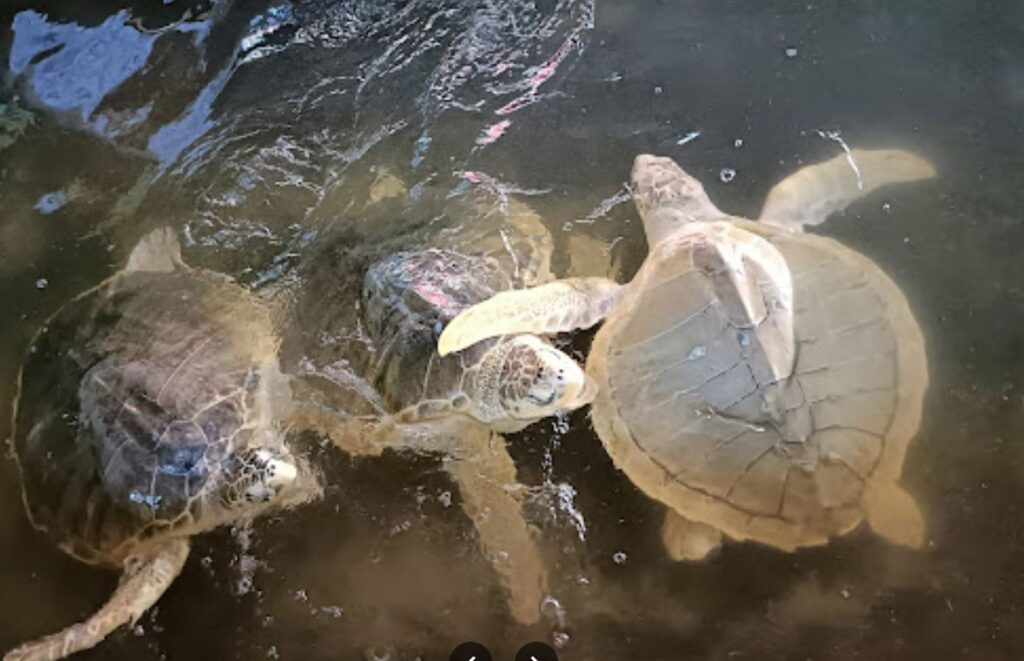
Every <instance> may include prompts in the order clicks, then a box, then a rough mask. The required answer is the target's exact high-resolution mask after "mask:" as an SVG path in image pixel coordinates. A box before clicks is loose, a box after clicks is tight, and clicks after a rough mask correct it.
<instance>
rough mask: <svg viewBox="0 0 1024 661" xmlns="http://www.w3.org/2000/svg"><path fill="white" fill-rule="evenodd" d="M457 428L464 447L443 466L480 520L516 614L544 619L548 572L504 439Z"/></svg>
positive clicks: (484, 545) (524, 619)
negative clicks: (542, 616) (542, 614)
mask: <svg viewBox="0 0 1024 661" xmlns="http://www.w3.org/2000/svg"><path fill="white" fill-rule="evenodd" d="M472 427H473V429H472V430H470V429H463V430H462V431H461V432H456V433H457V435H458V442H459V444H460V445H462V446H463V448H464V449H463V451H461V452H455V453H452V455H451V456H450V457H448V458H447V459H446V460H445V468H446V469H447V471H448V472H449V473H450V474H451V476H452V477H453V478H454V479H455V481H456V482H457V483H458V485H459V493H460V496H461V501H462V509H463V511H465V512H466V514H467V515H468V516H469V518H470V519H472V521H473V525H474V526H476V531H477V535H478V537H479V541H480V547H481V549H482V550H483V553H484V555H486V556H487V558H488V559H489V560H490V561H491V563H492V564H493V565H494V569H495V570H496V571H497V572H498V575H499V576H500V577H501V582H502V584H503V585H504V587H505V588H506V590H508V605H509V610H510V611H511V613H512V616H513V617H514V618H515V619H516V621H518V622H521V623H523V624H533V623H534V622H537V621H538V620H539V619H540V603H541V600H542V599H543V598H544V591H545V589H546V587H547V572H546V571H545V569H544V564H543V561H542V560H541V557H540V551H539V549H538V548H537V545H536V543H535V542H534V538H533V534H532V533H531V529H530V526H529V524H528V523H527V522H526V519H525V518H524V517H523V509H522V500H521V498H520V495H519V494H520V493H521V491H522V487H521V485H519V484H518V483H517V482H516V467H515V464H514V463H513V462H512V457H510V456H509V454H508V449H507V448H506V447H505V440H504V439H503V438H502V437H501V436H499V435H498V434H495V433H494V432H491V431H490V430H488V429H487V428H485V427H483V426H481V425H475V424H474V425H472Z"/></svg>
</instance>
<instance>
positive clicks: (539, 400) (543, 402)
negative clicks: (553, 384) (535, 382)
mask: <svg viewBox="0 0 1024 661" xmlns="http://www.w3.org/2000/svg"><path fill="white" fill-rule="evenodd" d="M526 399H528V400H530V401H531V402H533V403H534V404H538V405H540V406H547V405H549V404H551V403H552V402H554V401H555V391H553V390H552V391H551V392H550V393H548V395H547V396H546V397H538V396H537V395H534V394H533V393H532V392H531V393H530V394H528V395H527V396H526Z"/></svg>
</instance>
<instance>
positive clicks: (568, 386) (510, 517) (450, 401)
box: [363, 249, 594, 623]
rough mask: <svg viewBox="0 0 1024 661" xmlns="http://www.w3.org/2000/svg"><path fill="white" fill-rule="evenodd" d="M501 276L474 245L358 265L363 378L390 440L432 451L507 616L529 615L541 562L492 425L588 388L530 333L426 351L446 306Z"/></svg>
mask: <svg viewBox="0 0 1024 661" xmlns="http://www.w3.org/2000/svg"><path fill="white" fill-rule="evenodd" d="M512 284H513V281H512V279H511V277H510V274H508V273H507V272H506V271H505V270H504V269H503V268H502V267H501V266H500V265H499V264H498V262H497V261H496V260H495V259H493V258H491V257H488V256H486V255H479V254H477V255H466V254H463V253H460V252H455V251H452V250H438V249H431V250H422V251H413V252H402V253H397V254H395V255H392V256H390V257H388V258H387V259H384V260H383V261H381V262H379V263H377V264H375V265H374V266H373V267H372V268H370V269H369V270H368V272H367V274H366V278H365V283H364V295H363V304H364V315H365V318H366V327H367V332H368V333H369V336H370V338H371V340H372V341H373V343H374V345H375V346H376V347H377V352H376V356H375V359H374V362H373V365H372V368H371V374H370V380H371V382H372V383H373V384H374V385H375V386H376V387H377V388H378V389H379V390H380V392H381V393H382V394H383V396H384V398H385V402H386V404H387V406H388V408H389V410H391V411H394V412H395V413H396V416H395V418H396V420H397V421H398V423H399V428H398V429H397V430H398V431H399V432H400V434H399V436H398V437H397V439H396V440H395V441H393V442H394V443H397V444H398V446H399V447H414V448H418V449H422V450H429V451H432V452H441V453H442V454H443V455H444V457H445V459H444V462H445V463H444V466H445V468H446V470H447V471H448V472H449V473H450V474H451V475H452V477H453V478H454V479H455V481H456V483H457V484H458V486H459V492H460V496H461V503H462V506H463V509H465V510H466V513H467V514H468V515H469V516H470V518H471V519H472V520H473V522H474V524H475V525H476V529H477V533H478V535H479V540H480V544H481V546H482V547H483V549H484V552H485V553H486V555H487V556H488V557H489V558H490V560H491V561H492V562H493V563H494V565H495V568H496V569H497V571H498V573H499V575H500V576H501V578H502V581H503V583H504V584H505V586H506V588H507V589H508V591H509V607H510V610H511V613H512V615H513V616H514V617H515V618H516V619H517V620H518V621H521V622H526V623H531V622H535V621H536V620H537V619H538V618H539V617H540V603H541V600H542V598H543V596H544V593H543V589H544V587H545V583H546V580H545V572H544V570H543V565H542V563H541V560H540V555H539V553H538V551H537V549H536V547H535V545H534V543H533V540H532V537H531V534H530V531H529V528H528V526H527V523H526V521H525V519H524V518H523V514H522V495H523V489H522V488H521V487H520V485H518V483H517V480H516V470H515V465H514V464H513V462H512V459H511V457H510V456H509V454H508V451H507V449H506V447H505V443H504V440H503V439H502V438H501V437H500V436H499V435H498V433H500V432H514V431H519V430H521V429H523V428H525V427H526V426H528V425H530V424H532V423H533V422H536V421H538V420H540V419H542V418H545V417H548V416H552V415H555V414H556V413H558V412H559V411H567V410H572V409H575V408H577V407H580V406H583V405H584V404H587V403H589V402H590V401H591V399H593V395H594V388H593V387H592V386H591V385H590V382H589V381H588V380H587V379H586V377H585V375H584V373H583V370H582V369H581V368H580V366H579V365H577V364H576V362H575V361H574V360H573V359H572V358H570V357H569V356H567V355H566V354H564V353H562V352H561V351H559V350H558V349H556V348H555V347H553V346H552V345H551V344H550V343H548V342H547V341H546V340H543V339H541V338H539V337H537V336H536V335H529V334H525V335H523V334H516V335H509V336H504V337H501V338H497V339H488V340H484V341H481V342H478V343H475V344H473V345H472V346H470V347H468V348H466V349H464V350H462V351H460V352H458V353H456V354H454V355H450V356H447V357H444V358H442V357H440V356H438V355H437V351H436V347H437V337H438V334H439V332H440V329H441V328H443V327H444V325H445V324H447V323H448V322H449V321H450V320H451V319H452V318H454V317H455V315H457V314H458V313H459V312H461V311H462V310H464V309H466V308H468V307H469V306H471V305H473V304H475V303H479V302H481V301H484V300H486V299H487V298H489V297H490V296H493V295H494V294H496V293H498V292H500V291H504V290H508V289H510V288H511V287H512Z"/></svg>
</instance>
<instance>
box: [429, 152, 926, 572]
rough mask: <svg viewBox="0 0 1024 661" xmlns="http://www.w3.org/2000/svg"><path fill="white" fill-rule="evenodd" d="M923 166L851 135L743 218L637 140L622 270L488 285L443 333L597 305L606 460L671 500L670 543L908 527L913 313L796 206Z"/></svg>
mask: <svg viewBox="0 0 1024 661" xmlns="http://www.w3.org/2000/svg"><path fill="white" fill-rule="evenodd" d="M848 158H849V159H852V160H853V161H854V162H855V163H856V164H857V166H858V167H859V169H855V168H851V167H850V163H849V162H848ZM933 175H934V170H933V169H932V168H931V166H930V165H929V164H928V163H926V162H925V161H923V160H921V159H919V158H917V157H916V156H913V155H911V154H908V153H907V152H903V151H896V150H880V151H861V150H854V151H853V152H852V153H851V154H849V156H847V155H842V156H839V157H837V158H835V159H833V160H832V161H829V162H827V163H824V164H820V165H816V166H812V167H808V168H804V169H803V170H801V171H799V172H797V173H796V174H794V175H793V176H791V177H790V178H788V179H786V180H785V181H783V182H782V183H780V184H779V185H778V186H776V188H775V189H773V191H772V192H771V194H770V195H769V198H768V202H767V203H766V205H765V208H764V210H763V212H762V215H761V221H762V222H760V223H754V222H752V221H748V220H745V219H742V218H737V217H734V216H730V215H728V214H725V213H723V212H721V211H719V210H718V209H717V208H716V207H715V206H714V205H713V204H712V203H711V201H710V200H709V199H708V198H707V196H706V195H705V193H704V190H703V187H702V186H701V185H700V183H699V182H698V181H697V180H695V179H694V178H692V177H690V176H689V175H687V174H686V173H685V172H683V170H682V169H680V168H679V166H678V165H676V164H675V163H674V162H673V161H671V160H670V159H667V158H658V157H654V156H647V155H642V156H639V157H637V159H636V162H635V163H634V167H633V176H632V179H633V181H632V184H633V186H632V187H633V195H634V200H635V202H636V205H637V209H638V210H639V212H640V215H641V217H642V219H643V221H644V229H645V232H646V234H647V239H648V243H649V245H650V253H649V255H648V257H647V259H646V260H645V261H644V264H643V265H642V266H641V268H640V270H639V272H638V273H637V274H636V276H635V277H634V278H633V280H632V281H631V282H630V283H629V284H627V285H625V286H619V285H617V284H615V283H613V282H610V281H607V280H603V279H599V278H586V279H571V280H566V281H561V282H553V283H549V284H547V285H542V286H540V287H537V288H534V289H531V290H524V291H518V292H506V293H502V294H499V295H497V296H495V297H494V298H492V299H490V300H489V301H487V302H485V303H482V304H480V305H478V306H476V307H474V308H471V309H470V310H468V311H466V312H465V313H463V314H462V315H460V316H459V317H458V318H456V319H455V320H454V321H453V322H452V323H451V324H450V325H449V326H448V328H447V329H446V330H445V332H444V334H443V335H442V337H441V339H440V343H439V347H440V353H441V354H445V353H447V352H448V351H452V350H457V349H458V348H460V347H461V346H464V345H465V344H466V343H468V342H473V341H477V340H479V339H480V338H482V337H487V336H489V335H492V334H497V333H507V332H552V331H561V330H570V329H573V328H585V327H588V326H590V325H593V324H595V323H597V322H598V321H600V320H601V319H605V324H604V325H603V326H602V328H601V329H600V330H599V331H598V333H597V336H596V337H595V339H594V343H593V345H592V347H591V352H590V355H589V356H588V359H587V372H588V374H589V375H590V376H591V377H593V378H594V379H595V381H596V382H597V384H598V389H599V393H598V396H597V398H596V399H595V401H594V403H593V407H592V417H593V420H594V426H595V428H596V430H597V432H598V435H599V436H600V437H601V439H602V441H603V442H604V444H605V447H606V448H607V450H608V452H609V453H610V455H611V456H612V458H613V460H614V461H615V463H616V465H617V466H619V467H620V468H621V469H622V470H623V471H624V472H625V473H626V474H627V475H628V476H629V477H630V478H631V479H632V480H633V482H634V483H635V484H636V485H637V486H638V487H639V488H640V489H641V490H643V491H644V492H646V493H647V494H648V495H650V496H651V497H653V498H656V499H658V500H660V501H662V502H664V503H665V504H666V505H668V506H669V508H670V514H669V516H668V517H667V519H666V522H665V526H664V528H663V538H664V541H665V543H666V546H667V547H668V550H669V552H670V554H671V555H672V556H673V557H675V558H677V559H684V558H688V559H695V558H700V557H703V556H704V555H706V554H707V553H708V552H709V551H710V550H711V549H713V548H715V547H717V546H718V545H719V544H720V541H721V535H722V533H725V534H726V535H728V536H730V537H732V538H735V539H738V540H743V539H752V540H756V541H759V542H762V543H765V544H769V545H772V546H775V547H777V548H780V549H785V550H792V549H794V548H796V547H800V546H809V545H816V544H823V543H825V542H827V540H828V539H829V538H830V537H832V536H836V535H842V534H845V533H846V532H848V531H850V530H851V529H853V528H854V527H855V526H856V525H857V524H858V523H860V521H861V520H863V519H865V518H866V519H867V520H868V522H869V523H870V525H871V526H872V528H873V529H874V530H875V531H876V532H878V533H880V534H881V535H883V536H885V537H886V538H888V539H890V540H891V541H894V542H896V543H900V544H904V545H907V546H911V547H918V546H920V544H921V542H922V540H923V534H924V523H923V518H922V516H921V513H920V511H919V510H918V509H917V506H916V505H915V503H914V501H913V499H912V498H911V497H910V496H909V495H908V494H907V493H906V492H904V491H903V490H902V489H900V488H899V486H898V479H899V476H900V473H901V470H902V465H903V458H904V455H905V452H906V448H907V445H908V444H909V442H910V440H911V439H912V438H913V436H914V434H915V433H916V431H917V429H918V426H919V424H920V420H921V407H922V400H923V396H924V392H925V390H926V389H927V386H928V373H927V364H926V359H925V350H924V340H923V338H922V335H921V331H920V328H919V327H918V325H917V322H916V321H915V320H914V317H913V315H912V314H911V312H910V308H909V306H908V304H907V302H906V299H905V298H904V296H903V294H902V293H901V292H900V291H899V289H898V288H897V287H896V285H895V284H893V282H892V281H891V280H890V279H889V278H888V277H887V276H886V275H885V274H884V273H883V272H882V271H881V270H880V269H879V268H878V267H877V266H876V265H875V264H874V263H873V262H871V261H870V260H869V259H867V258H866V257H864V256H863V255H860V254H859V253H856V252H854V251H852V250H850V249H848V248H845V247H844V246H842V245H841V244H839V243H838V242H836V241H832V240H830V239H826V238H823V237H820V236H815V235H811V234H805V233H803V226H804V225H807V224H817V223H820V222H822V221H823V220H824V219H825V217H826V216H827V215H828V214H829V213H831V212H832V211H836V210H838V209H841V208H843V207H845V206H846V205H847V204H849V203H850V202H851V201H852V200H854V199H856V198H858V197H860V196H862V195H864V194H866V193H868V192H870V191H871V190H874V189H876V188H878V187H880V186H882V185H885V184H889V183H894V182H899V181H913V180H916V179H922V178H925V177H930V176H933Z"/></svg>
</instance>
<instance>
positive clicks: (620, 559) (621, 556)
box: [612, 551, 628, 565]
mask: <svg viewBox="0 0 1024 661" xmlns="http://www.w3.org/2000/svg"><path fill="white" fill-rule="evenodd" d="M627 557H628V556H627V555H626V554H625V552H623V551H616V552H615V553H613V554H612V560H613V561H614V562H615V564H617V565H624V564H626V558H627Z"/></svg>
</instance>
